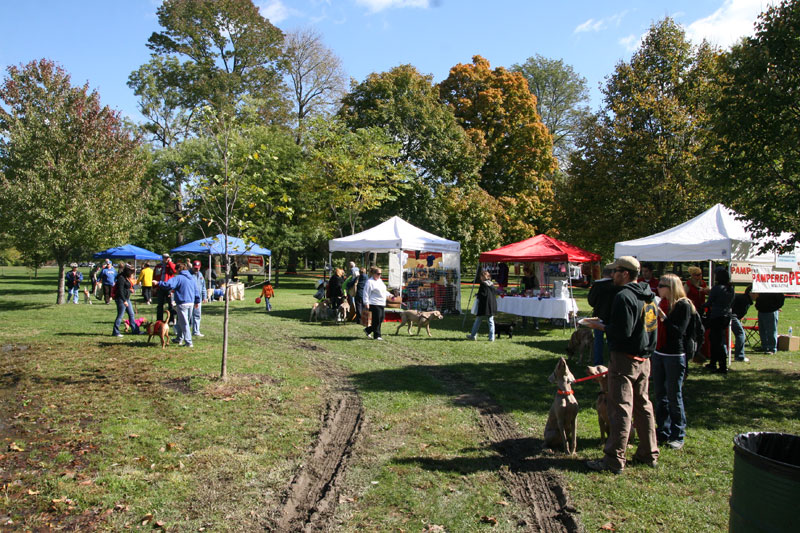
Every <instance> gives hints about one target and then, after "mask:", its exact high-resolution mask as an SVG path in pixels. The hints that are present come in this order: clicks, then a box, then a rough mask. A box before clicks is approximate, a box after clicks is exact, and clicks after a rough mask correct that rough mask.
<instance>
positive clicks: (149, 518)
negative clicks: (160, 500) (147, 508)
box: [142, 513, 153, 526]
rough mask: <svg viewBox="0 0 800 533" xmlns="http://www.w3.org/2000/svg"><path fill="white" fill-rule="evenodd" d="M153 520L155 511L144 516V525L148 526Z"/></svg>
mask: <svg viewBox="0 0 800 533" xmlns="http://www.w3.org/2000/svg"><path fill="white" fill-rule="evenodd" d="M151 520H153V513H147V514H146V515H144V516H143V517H142V525H143V526H146V525H147V524H149V523H150V521H151Z"/></svg>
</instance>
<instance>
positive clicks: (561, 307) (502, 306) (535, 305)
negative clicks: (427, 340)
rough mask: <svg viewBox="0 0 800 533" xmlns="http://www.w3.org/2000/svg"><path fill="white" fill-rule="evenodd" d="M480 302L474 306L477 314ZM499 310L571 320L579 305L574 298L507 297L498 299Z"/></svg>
mask: <svg viewBox="0 0 800 533" xmlns="http://www.w3.org/2000/svg"><path fill="white" fill-rule="evenodd" d="M477 305H478V302H477V300H476V302H475V305H473V306H472V314H475V310H476V307H477ZM497 310H498V311H499V312H502V313H509V314H512V315H519V316H535V317H539V318H562V319H564V320H569V314H570V313H571V312H572V313H577V312H578V304H577V302H575V300H574V299H573V298H542V299H541V300H540V299H539V298H525V297H520V296H506V297H505V298H500V297H498V298H497Z"/></svg>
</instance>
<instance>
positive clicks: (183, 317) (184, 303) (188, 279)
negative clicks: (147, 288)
mask: <svg viewBox="0 0 800 533" xmlns="http://www.w3.org/2000/svg"><path fill="white" fill-rule="evenodd" d="M175 270H176V272H177V274H176V275H175V276H174V277H172V278H170V279H169V280H167V281H162V282H160V283H159V284H158V286H159V288H160V289H163V290H166V291H174V296H175V307H177V314H178V321H177V323H176V325H175V330H176V333H177V334H178V337H177V338H176V339H174V340H173V342H175V343H176V344H177V345H178V346H187V347H189V348H191V347H192V323H191V316H192V310H193V309H197V308H199V307H200V294H199V293H198V291H197V283H196V282H195V280H194V278H193V277H192V273H191V271H190V269H189V267H188V266H187V265H186V264H184V263H182V262H181V263H178V264H177V265H175ZM153 283H156V282H155V281H154V282H153Z"/></svg>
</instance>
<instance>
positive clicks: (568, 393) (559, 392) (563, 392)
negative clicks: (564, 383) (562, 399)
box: [556, 389, 575, 396]
mask: <svg viewBox="0 0 800 533" xmlns="http://www.w3.org/2000/svg"><path fill="white" fill-rule="evenodd" d="M556 392H557V393H558V394H560V395H561V396H569V395H570V394H575V391H574V390H561V389H556Z"/></svg>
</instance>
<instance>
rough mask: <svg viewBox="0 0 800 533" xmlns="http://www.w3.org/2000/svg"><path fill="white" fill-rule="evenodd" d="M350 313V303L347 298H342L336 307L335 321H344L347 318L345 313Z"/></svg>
mask: <svg viewBox="0 0 800 533" xmlns="http://www.w3.org/2000/svg"><path fill="white" fill-rule="evenodd" d="M349 314H350V304H349V303H348V302H347V300H344V301H343V302H342V303H340V304H339V307H338V308H337V309H336V321H337V322H345V321H346V320H347V315H349Z"/></svg>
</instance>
